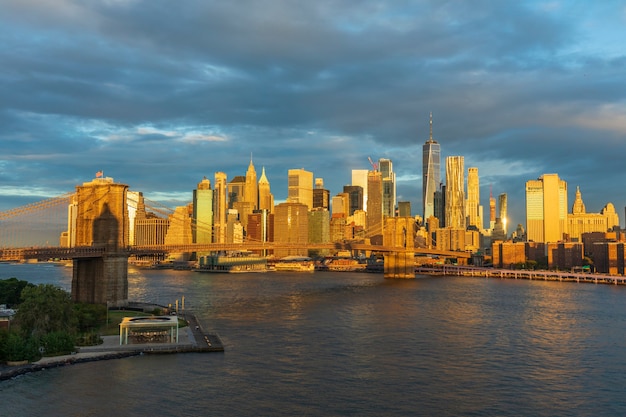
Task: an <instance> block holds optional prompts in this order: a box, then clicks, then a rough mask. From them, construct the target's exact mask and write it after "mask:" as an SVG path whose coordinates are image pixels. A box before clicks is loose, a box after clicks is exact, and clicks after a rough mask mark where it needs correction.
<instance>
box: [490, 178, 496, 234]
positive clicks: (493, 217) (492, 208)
mask: <svg viewBox="0 0 626 417" xmlns="http://www.w3.org/2000/svg"><path fill="white" fill-rule="evenodd" d="M495 224H496V199H495V198H494V196H493V192H492V190H491V187H489V229H492V230H493V228H494V226H495Z"/></svg>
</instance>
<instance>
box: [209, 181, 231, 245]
mask: <svg viewBox="0 0 626 417" xmlns="http://www.w3.org/2000/svg"><path fill="white" fill-rule="evenodd" d="M227 210H228V205H227V200H226V174H225V173H223V172H216V173H215V189H214V192H213V224H214V229H213V230H214V235H213V242H214V243H225V242H226V214H227V213H226V211H227Z"/></svg>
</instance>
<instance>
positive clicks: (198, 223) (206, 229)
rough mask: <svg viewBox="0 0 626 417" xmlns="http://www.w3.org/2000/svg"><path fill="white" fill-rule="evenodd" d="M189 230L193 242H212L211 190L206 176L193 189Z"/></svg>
mask: <svg viewBox="0 0 626 417" xmlns="http://www.w3.org/2000/svg"><path fill="white" fill-rule="evenodd" d="M191 232H192V240H193V243H211V242H213V190H212V189H211V181H209V179H208V178H207V177H204V178H203V179H202V181H200V182H199V183H198V186H197V188H196V189H195V190H193V216H192V229H191Z"/></svg>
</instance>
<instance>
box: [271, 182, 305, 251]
mask: <svg viewBox="0 0 626 417" xmlns="http://www.w3.org/2000/svg"><path fill="white" fill-rule="evenodd" d="M311 184H312V183H311ZM274 213H275V214H274V215H275V218H274V241H275V242H276V243H300V244H302V245H301V247H298V248H286V249H283V248H277V249H275V250H274V255H276V257H277V258H282V257H285V256H308V250H307V249H306V244H307V243H308V241H309V215H308V207H307V206H306V205H305V204H302V203H281V204H278V205H277V206H276V207H275V210H274Z"/></svg>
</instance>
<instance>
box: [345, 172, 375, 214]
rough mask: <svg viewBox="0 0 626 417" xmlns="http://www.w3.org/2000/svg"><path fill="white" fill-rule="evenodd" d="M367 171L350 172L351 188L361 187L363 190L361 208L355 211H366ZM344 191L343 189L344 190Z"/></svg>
mask: <svg viewBox="0 0 626 417" xmlns="http://www.w3.org/2000/svg"><path fill="white" fill-rule="evenodd" d="M368 172H369V171H368V170H367V169H353V170H352V184H351V185H353V186H358V187H361V190H363V194H362V202H361V207H360V208H358V209H356V210H365V211H367V198H368V196H367V174H368ZM344 191H345V189H344Z"/></svg>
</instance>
